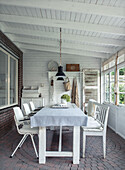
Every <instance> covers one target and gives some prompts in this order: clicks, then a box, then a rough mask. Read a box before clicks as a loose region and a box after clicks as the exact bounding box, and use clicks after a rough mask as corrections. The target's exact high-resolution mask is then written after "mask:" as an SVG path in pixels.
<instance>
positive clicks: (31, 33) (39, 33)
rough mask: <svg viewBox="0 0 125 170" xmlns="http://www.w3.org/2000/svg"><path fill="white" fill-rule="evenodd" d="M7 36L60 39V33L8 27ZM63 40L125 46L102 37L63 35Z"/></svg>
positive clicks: (123, 42) (114, 40)
mask: <svg viewBox="0 0 125 170" xmlns="http://www.w3.org/2000/svg"><path fill="white" fill-rule="evenodd" d="M3 32H4V33H5V34H6V33H9V34H17V35H26V36H35V37H43V38H48V39H51V38H52V39H58V40H59V36H60V35H59V33H55V32H45V31H37V30H35V31H34V30H28V29H23V28H21V29H17V28H11V27H6V28H4V31H3ZM62 40H71V41H77V42H87V43H92V44H101V45H107V46H108V45H112V46H125V41H123V40H117V39H110V38H101V37H90V36H82V35H73V34H65V33H62Z"/></svg>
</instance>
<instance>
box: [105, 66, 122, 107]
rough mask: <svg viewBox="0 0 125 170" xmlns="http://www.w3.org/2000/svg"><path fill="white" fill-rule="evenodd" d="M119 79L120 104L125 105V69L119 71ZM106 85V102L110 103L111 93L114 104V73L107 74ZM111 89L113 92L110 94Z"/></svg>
mask: <svg viewBox="0 0 125 170" xmlns="http://www.w3.org/2000/svg"><path fill="white" fill-rule="evenodd" d="M118 74H119V79H118V82H119V84H118V86H119V90H118V92H119V93H118V94H119V104H125V68H121V69H119V72H118ZM109 76H111V77H110V83H109ZM105 78H106V85H105V92H106V100H107V101H109V95H110V93H111V102H113V103H114V101H115V94H114V71H113V72H111V73H110V74H109V73H108V74H106V77H105ZM110 87H111V92H110ZM109 92H110V93H109Z"/></svg>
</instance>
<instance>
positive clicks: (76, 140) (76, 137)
mask: <svg viewBox="0 0 125 170" xmlns="http://www.w3.org/2000/svg"><path fill="white" fill-rule="evenodd" d="M79 159H80V126H74V130H73V164H79Z"/></svg>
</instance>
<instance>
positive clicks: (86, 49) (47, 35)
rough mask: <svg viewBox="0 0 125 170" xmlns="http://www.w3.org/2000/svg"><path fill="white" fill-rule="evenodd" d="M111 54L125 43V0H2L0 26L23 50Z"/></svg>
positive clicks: (86, 54)
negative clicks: (60, 40)
mask: <svg viewBox="0 0 125 170" xmlns="http://www.w3.org/2000/svg"><path fill="white" fill-rule="evenodd" d="M60 27H61V28H62V53H66V54H71V55H72V54H75V55H80V56H81V57H82V56H85V57H87V56H90V57H97V58H108V57H110V56H111V55H112V54H114V53H116V52H117V51H119V50H120V49H122V48H124V47H125V0H36V1H34V0H27V1H25V0H21V1H18V0H11V1H8V0H0V29H1V31H2V32H3V33H5V34H6V35H7V36H8V37H9V38H10V39H11V40H12V41H13V42H14V43H15V44H16V45H17V46H18V47H19V48H20V49H21V50H22V51H25V50H36V51H49V52H57V53H59V51H60V49H59V39H60V33H59V30H60V29H59V28H60Z"/></svg>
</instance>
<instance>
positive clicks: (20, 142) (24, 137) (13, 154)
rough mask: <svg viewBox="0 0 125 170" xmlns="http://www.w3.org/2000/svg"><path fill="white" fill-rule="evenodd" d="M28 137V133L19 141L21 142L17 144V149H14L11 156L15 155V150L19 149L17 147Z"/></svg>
mask: <svg viewBox="0 0 125 170" xmlns="http://www.w3.org/2000/svg"><path fill="white" fill-rule="evenodd" d="M25 138H26V134H25V135H24V136H23V138H22V139H21V141H20V142H19V144H18V145H17V147H16V149H15V150H14V151H13V153H12V154H11V155H10V158H12V157H13V155H14V154H15V152H16V151H17V149H18V148H19V146H20V145H21V144H22V142H23V141H25V140H24V139H25Z"/></svg>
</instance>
